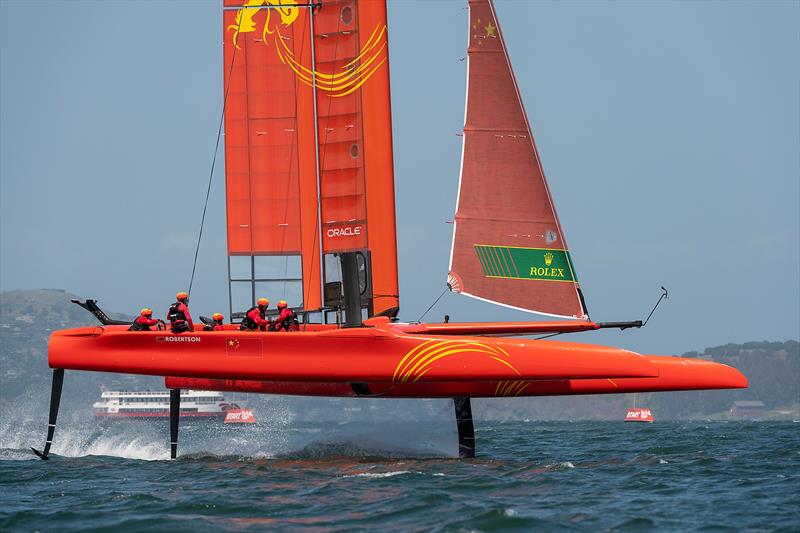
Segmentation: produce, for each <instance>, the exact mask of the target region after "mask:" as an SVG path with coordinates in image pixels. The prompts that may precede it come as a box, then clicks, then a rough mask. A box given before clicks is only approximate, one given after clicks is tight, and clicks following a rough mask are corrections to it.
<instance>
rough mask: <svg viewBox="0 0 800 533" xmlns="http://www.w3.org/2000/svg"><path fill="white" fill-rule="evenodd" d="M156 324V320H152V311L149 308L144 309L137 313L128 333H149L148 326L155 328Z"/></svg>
mask: <svg viewBox="0 0 800 533" xmlns="http://www.w3.org/2000/svg"><path fill="white" fill-rule="evenodd" d="M158 322H159V321H158V320H156V319H154V318H153V310H152V309H150V308H149V307H145V308H143V309H142V310H141V311H139V316H137V317H136V320H134V321H133V324H131V327H129V328H128V331H150V326H155V325H156V324H158Z"/></svg>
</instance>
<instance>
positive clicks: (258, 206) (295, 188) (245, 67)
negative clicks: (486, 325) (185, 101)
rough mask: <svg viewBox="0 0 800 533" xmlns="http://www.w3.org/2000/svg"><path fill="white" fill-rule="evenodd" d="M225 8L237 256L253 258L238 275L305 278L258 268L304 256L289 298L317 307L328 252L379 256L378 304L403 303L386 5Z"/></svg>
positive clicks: (374, 266)
mask: <svg viewBox="0 0 800 533" xmlns="http://www.w3.org/2000/svg"><path fill="white" fill-rule="evenodd" d="M224 6H225V8H224V39H225V61H224V71H223V75H224V76H225V80H226V84H225V90H226V92H227V94H228V96H227V102H226V113H225V131H226V139H225V150H226V151H225V155H226V174H227V186H226V190H227V212H228V253H229V255H230V256H249V257H251V258H252V265H253V266H252V267H251V268H250V276H249V277H247V278H245V279H241V280H240V279H235V278H236V276H233V277H232V278H231V283H232V284H233V283H236V282H245V283H250V284H251V285H252V293H253V295H255V293H256V292H257V290H262V289H258V288H257V287H258V283H261V282H266V281H270V282H275V281H296V280H291V279H288V278H281V279H276V278H275V276H274V275H269V276H258V275H256V272H257V271H258V270H259V267H258V263H257V260H258V257H259V256H297V257H299V258H300V263H301V268H300V270H301V276H302V285H303V288H302V302H290V304H292V305H301V304H302V305H303V306H304V307H305V309H309V310H313V309H319V308H321V307H322V306H323V302H322V291H321V287H322V281H323V278H324V276H325V272H324V264H325V261H324V255H325V254H329V253H336V252H344V251H358V252H369V260H370V266H371V272H370V274H371V276H370V281H371V290H372V293H373V294H374V302H372V304H371V305H372V309H373V312H375V313H379V312H381V311H383V310H384V309H387V308H389V307H394V306H396V305H398V296H397V294H398V286H397V285H398V284H397V252H396V237H395V218H394V213H395V208H394V173H393V160H392V136H391V108H390V101H389V65H388V37H387V27H386V6H385V2H383V1H362V2H359V1H358V0H322V1H321V2H316V3H312V2H297V3H288V2H283V1H279V0H246V1H245V0H225V2H224ZM231 65H232V69H231ZM229 72H230V74H229ZM265 277H266V278H269V279H259V278H265ZM290 277H291V276H290ZM326 281H327V280H326ZM386 295H389V296H388V297H387V296H386ZM378 296H381V298H380V299H378Z"/></svg>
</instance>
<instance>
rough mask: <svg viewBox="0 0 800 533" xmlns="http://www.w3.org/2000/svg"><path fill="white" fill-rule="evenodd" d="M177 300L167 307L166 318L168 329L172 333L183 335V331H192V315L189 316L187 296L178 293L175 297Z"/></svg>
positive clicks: (183, 293)
mask: <svg viewBox="0 0 800 533" xmlns="http://www.w3.org/2000/svg"><path fill="white" fill-rule="evenodd" d="M175 299H176V300H177V301H176V302H175V303H174V304H172V305H170V306H169V311H168V313H167V318H168V319H169V329H170V330H171V331H172V332H173V333H183V332H184V331H194V322H192V315H190V314H189V295H188V294H187V293H185V292H179V293H178V294H176V295H175Z"/></svg>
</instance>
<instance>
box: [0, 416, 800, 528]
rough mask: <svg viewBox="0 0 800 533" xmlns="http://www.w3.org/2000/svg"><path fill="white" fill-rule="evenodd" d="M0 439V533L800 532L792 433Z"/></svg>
mask: <svg viewBox="0 0 800 533" xmlns="http://www.w3.org/2000/svg"><path fill="white" fill-rule="evenodd" d="M30 422H31V421H30V420H28V421H23V422H22V423H13V422H11V421H9V419H6V421H5V422H4V424H3V427H0V531H34V530H38V531H77V530H113V531H115V533H121V532H124V531H171V532H173V531H197V530H198V529H202V530H226V531H249V530H252V531H263V530H280V531H287V530H288V531H331V530H333V531H337V530H339V531H343V530H352V529H376V530H398V531H492V530H508V531H514V530H517V531H530V530H532V529H536V528H539V529H544V530H548V531H549V530H561V529H570V530H574V529H577V530H587V531H598V530H601V531H602V530H611V531H617V530H620V531H648V530H673V531H679V530H681V531H682V530H713V531H716V530H722V531H724V530H755V531H773V530H779V531H800V423H792V422H744V421H743V422H661V421H657V422H656V423H655V424H626V423H623V422H566V421H565V422H537V421H530V422H513V423H495V422H482V421H480V420H478V421H476V437H477V445H478V457H477V458H476V459H473V460H458V459H455V458H453V457H452V455H453V454H454V453H455V449H456V442H455V439H456V437H455V424H454V423H453V424H448V423H446V422H444V421H439V422H437V421H430V420H427V421H422V422H419V423H415V422H414V421H408V420H405V421H402V422H387V423H385V424H375V423H374V422H368V423H367V422H358V421H351V422H346V423H337V422H327V423H322V422H320V423H308V422H303V423H301V422H294V421H292V420H291V419H281V418H280V417H278V418H277V419H271V420H264V421H262V422H261V423H259V424H258V426H255V427H239V428H231V427H222V426H220V425H214V424H212V425H208V424H197V423H194V424H183V425H182V428H181V435H180V440H181V445H180V447H179V455H180V456H179V458H178V459H177V460H175V461H170V460H168V459H167V457H168V452H167V435H168V431H167V423H166V422H165V421H164V422H162V423H155V424H148V423H145V424H141V423H139V424H136V423H130V422H128V423H125V424H98V423H95V422H94V421H86V420H84V421H78V422H76V421H71V420H66V421H64V422H62V421H61V420H60V421H59V428H58V430H57V432H56V444H55V446H54V452H55V453H56V455H55V456H53V457H52V460H50V461H40V460H38V459H36V458H35V457H34V456H33V455H32V454H31V452H30V451H29V450H28V448H27V447H28V446H29V445H34V446H36V447H39V446H41V445H42V441H43V440H44V430H45V427H44V424H36V427H34V425H33V424H31V423H30Z"/></svg>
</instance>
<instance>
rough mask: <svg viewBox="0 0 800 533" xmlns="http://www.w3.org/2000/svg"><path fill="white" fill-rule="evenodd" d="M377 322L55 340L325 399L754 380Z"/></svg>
mask: <svg viewBox="0 0 800 533" xmlns="http://www.w3.org/2000/svg"><path fill="white" fill-rule="evenodd" d="M369 322H370V325H371V327H362V328H350V329H336V328H335V327H326V326H316V327H313V329H312V327H309V328H308V329H307V330H306V331H301V332H291V333H261V332H244V331H238V330H233V329H231V330H227V331H221V332H200V331H196V332H194V333H191V334H183V335H173V334H171V333H165V332H160V331H151V332H128V331H126V328H125V327H123V326H105V327H99V326H98V327H94V328H91V327H90V328H79V329H72V330H63V331H56V332H54V333H53V335H52V337H51V339H50V346H49V363H50V366H51V367H52V368H63V369H75V370H94V371H101V372H120V373H129V374H149V375H161V376H181V377H183V378H195V379H194V380H192V381H187V380H184V381H174V380H173V378H170V379H169V380H168V381H167V383H168V386H169V387H171V388H201V389H208V390H231V391H249V392H262V393H273V394H299V395H315V396H354V395H367V396H381V397H398V398H439V397H456V396H471V397H508V396H553V395H565V394H610V393H622V392H639V391H642V392H644V391H665V390H692V389H714V388H740V387H746V386H747V379H746V378H745V377H744V376H743V375H742V374H741V373H739V372H738V371H737V370H735V369H733V368H731V367H727V366H725V365H720V364H716V363H711V362H708V361H703V360H698V359H682V358H676V357H658V356H642V355H639V354H635V353H633V352H629V351H627V350H620V349H616V348H609V347H604V346H595V345H588V344H577V343H569V342H558V341H544V340H532V339H517V338H514V339H499V338H487V337H463V336H456V337H454V336H448V335H431V334H426V333H422V334H418V333H416V332H415V331H419V330H422V331H426V326H425V325H422V326H416V325H405V324H391V323H389V321H388V319H385V320H380V319H376V320H371V321H369ZM491 326H492V324H488V325H483V327H491ZM534 326H535V327H538V328H541V324H539V325H536V324H531V325H530V327H534ZM450 327H452V328H457V327H459V326H458V325H452V326H450ZM471 327H472V329H473V330H475V329H476V325H471ZM581 327H583V326H581ZM197 378H201V379H200V380H198V379H197ZM190 383H191V385H189V384H190ZM353 384H355V387H354V386H353ZM364 384H366V387H363V386H362V385H364ZM354 390H357V391H358V394H356V393H354V392H353V391H354Z"/></svg>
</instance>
